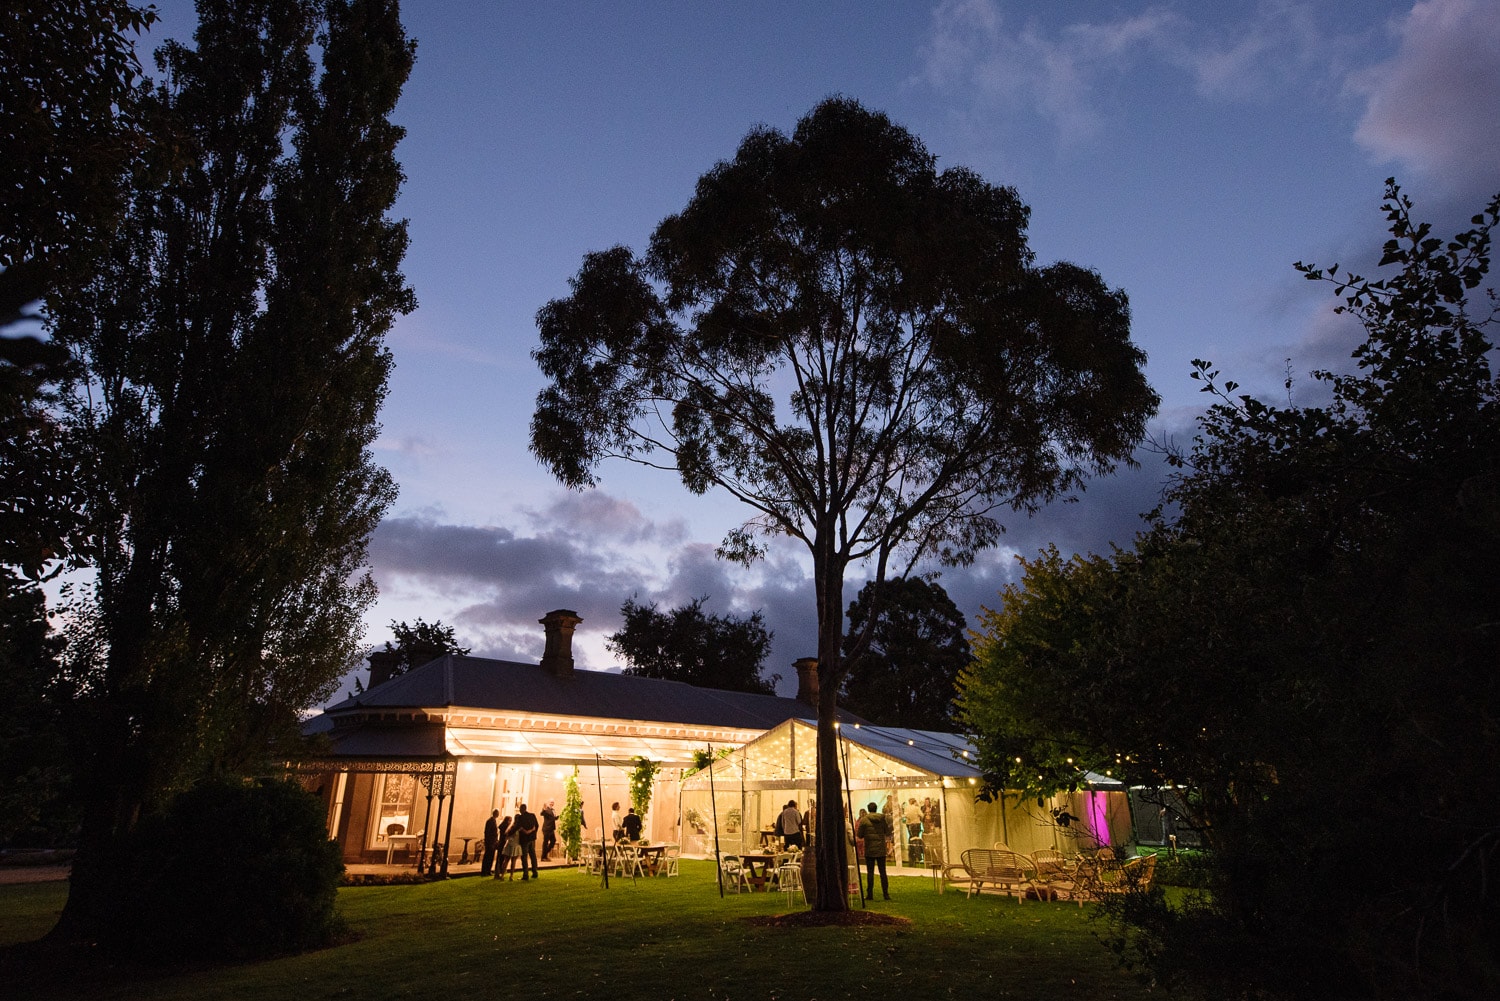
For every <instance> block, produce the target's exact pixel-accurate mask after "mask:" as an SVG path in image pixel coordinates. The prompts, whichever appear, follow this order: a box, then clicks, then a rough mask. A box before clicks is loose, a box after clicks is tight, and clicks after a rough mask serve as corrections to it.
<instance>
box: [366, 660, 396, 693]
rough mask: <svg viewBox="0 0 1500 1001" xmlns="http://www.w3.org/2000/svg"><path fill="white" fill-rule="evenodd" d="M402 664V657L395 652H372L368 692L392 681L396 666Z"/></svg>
mask: <svg viewBox="0 0 1500 1001" xmlns="http://www.w3.org/2000/svg"><path fill="white" fill-rule="evenodd" d="M400 663H401V655H400V654H399V653H397V652H396V651H395V650H372V651H371V652H370V683H369V685H367V686H366V690H368V689H370V688H374V687H375V686H376V685H383V684H385V683H386V682H387V681H390V680H391V675H392V674H393V673H395V670H396V666H397V665H398V664H400Z"/></svg>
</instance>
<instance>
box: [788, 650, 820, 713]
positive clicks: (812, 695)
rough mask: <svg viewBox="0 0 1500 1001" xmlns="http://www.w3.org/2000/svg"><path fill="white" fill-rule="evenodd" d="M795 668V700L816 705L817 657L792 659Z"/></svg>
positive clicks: (815, 706)
mask: <svg viewBox="0 0 1500 1001" xmlns="http://www.w3.org/2000/svg"><path fill="white" fill-rule="evenodd" d="M792 666H793V667H795V668H796V669H797V701H799V702H806V703H807V704H808V705H810V706H812V707H813V708H814V709H816V708H817V707H818V658H816V657H803V658H801V659H800V660H794V661H792Z"/></svg>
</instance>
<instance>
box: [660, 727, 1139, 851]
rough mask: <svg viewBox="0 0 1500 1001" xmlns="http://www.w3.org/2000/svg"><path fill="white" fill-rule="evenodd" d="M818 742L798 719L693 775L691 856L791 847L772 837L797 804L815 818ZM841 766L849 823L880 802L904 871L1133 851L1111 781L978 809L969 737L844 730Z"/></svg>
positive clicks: (685, 819) (1121, 801)
mask: <svg viewBox="0 0 1500 1001" xmlns="http://www.w3.org/2000/svg"><path fill="white" fill-rule="evenodd" d="M816 741H817V726H816V724H815V723H814V722H813V721H812V720H808V719H789V720H786V721H785V722H783V723H780V724H778V725H777V726H775V727H773V728H771V729H770V730H768V731H766V732H765V733H764V734H763V735H761V736H760V737H757V738H756V739H754V740H752V741H750V742H749V743H746V744H745V745H744V746H742V747H739V748H736V749H732V750H727V751H725V752H721V756H720V757H718V758H717V759H716V760H715V761H714V763H713V765H712V766H711V767H710V768H705V769H702V770H700V771H698V772H695V773H693V774H691V775H689V776H687V777H686V778H685V779H684V780H683V783H682V793H681V798H680V807H681V810H682V831H683V835H684V846H683V847H684V849H685V850H686V851H689V852H692V853H695V854H704V855H711V854H713V852H714V851H715V849H716V847H717V850H718V851H720V852H732V853H738V852H744V851H753V850H754V849H756V848H758V847H760V845H761V844H763V843H772V842H774V841H779V839H775V838H774V837H773V835H772V834H771V833H770V832H771V829H772V828H773V827H774V824H775V821H776V818H777V817H778V816H779V815H780V813H781V811H782V809H783V808H784V807H785V806H786V804H787V802H788V801H789V800H796V801H797V806H798V809H800V810H802V811H803V812H805V813H806V812H810V806H811V800H812V795H813V792H814V790H815V788H816V781H815V780H816V777H817V744H816ZM839 756H840V759H841V762H840V763H841V765H842V770H843V773H844V778H845V784H846V787H847V794H846V799H845V814H846V819H847V815H848V813H849V810H850V809H851V808H852V810H853V811H854V813H855V815H856V816H857V815H858V813H859V811H860V810H861V809H863V808H865V807H866V806H867V805H868V804H869V803H871V802H874V803H875V804H876V806H877V808H878V809H879V810H880V811H881V812H883V813H887V814H888V815H889V816H890V817H891V818H892V820H893V823H892V825H891V826H892V827H893V828H894V830H895V833H896V849H897V851H896V854H895V855H894V856H893V860H899V861H898V864H899V865H904V866H909V867H913V868H922V867H925V865H926V864H927V862H928V861H930V860H931V859H932V858H933V857H934V855H935V853H934V852H932V851H930V850H929V846H940V847H941V849H942V851H943V856H942V857H943V858H947V859H953V858H957V856H958V853H959V852H961V851H963V850H964V849H965V848H976V847H982V848H988V847H990V846H991V845H993V844H994V843H995V842H1005V843H1006V844H1008V845H1010V846H1011V848H1013V849H1014V850H1016V851H1019V852H1033V851H1036V850H1037V849H1040V848H1053V849H1057V850H1059V851H1062V852H1064V853H1072V852H1076V851H1078V850H1080V849H1085V850H1087V849H1093V848H1097V847H1099V846H1101V845H1106V844H1107V845H1115V846H1119V845H1123V844H1125V843H1127V842H1128V841H1129V840H1130V836H1131V820H1130V808H1129V804H1128V801H1127V798H1126V795H1125V786H1124V784H1123V783H1121V782H1119V781H1118V780H1116V779H1113V778H1111V777H1109V776H1106V775H1096V774H1093V773H1087V775H1086V780H1087V781H1086V782H1085V785H1084V788H1083V789H1081V790H1080V791H1079V792H1076V793H1059V794H1057V795H1055V796H1051V797H1046V798H1044V799H1043V800H1042V801H1041V802H1040V803H1038V802H1037V801H1036V800H1035V799H1031V800H1026V801H1022V800H1021V799H1020V798H1019V796H1018V795H1016V794H1007V795H1006V796H1005V797H1003V801H1001V802H988V803H987V802H983V801H981V800H979V799H978V795H977V794H978V793H979V790H980V773H979V769H978V768H976V767H975V766H974V748H973V746H972V745H971V744H970V743H969V741H968V738H967V737H965V736H964V735H963V734H955V733H942V732H939V731H935V730H908V729H899V728H894V727H879V726H872V725H870V724H867V723H866V724H843V725H842V726H841V728H840V730H839ZM913 818H915V820H914V822H913ZM809 819H811V818H809ZM814 833H816V832H814ZM716 836H717V846H716V844H715V841H716Z"/></svg>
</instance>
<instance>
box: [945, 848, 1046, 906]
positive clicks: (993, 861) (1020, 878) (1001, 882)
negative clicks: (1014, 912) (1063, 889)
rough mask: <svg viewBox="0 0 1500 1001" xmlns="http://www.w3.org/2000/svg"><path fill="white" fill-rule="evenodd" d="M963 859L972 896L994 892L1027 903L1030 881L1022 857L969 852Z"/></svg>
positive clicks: (988, 850) (978, 850) (987, 850)
mask: <svg viewBox="0 0 1500 1001" xmlns="http://www.w3.org/2000/svg"><path fill="white" fill-rule="evenodd" d="M960 859H961V865H962V866H963V869H964V871H965V872H966V873H967V875H968V879H967V883H968V891H969V896H971V897H973V896H976V895H978V894H980V893H983V892H985V891H986V890H993V891H995V892H997V893H1004V894H1007V895H1009V896H1013V897H1015V898H1016V899H1017V900H1024V899H1025V897H1026V890H1027V888H1028V887H1029V886H1030V885H1031V878H1030V877H1029V876H1027V874H1026V869H1027V863H1026V861H1025V858H1024V857H1023V856H1021V855H1017V854H1016V853H1015V852H1010V851H996V850H995V849H993V848H970V849H968V850H967V851H965V852H964V853H963V854H962V855H961V856H960Z"/></svg>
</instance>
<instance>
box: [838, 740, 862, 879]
mask: <svg viewBox="0 0 1500 1001" xmlns="http://www.w3.org/2000/svg"><path fill="white" fill-rule="evenodd" d="M839 740H840V741H841V742H842V743H843V745H844V809H846V810H848V811H849V823H851V824H852V823H854V793H853V792H851V791H850V790H851V789H852V788H853V787H852V786H850V785H849V741H848V740H846V739H845V738H844V735H843V734H839ZM858 834H859V828H858V827H856V828H855V830H854V836H857V835H858ZM854 881H855V882H856V883H858V884H859V906H860V907H861V908H868V907H869V906H870V905H869V903H867V902H866V900H865V879H864V873H862V872H860V871H859V853H858V852H855V853H854Z"/></svg>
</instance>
